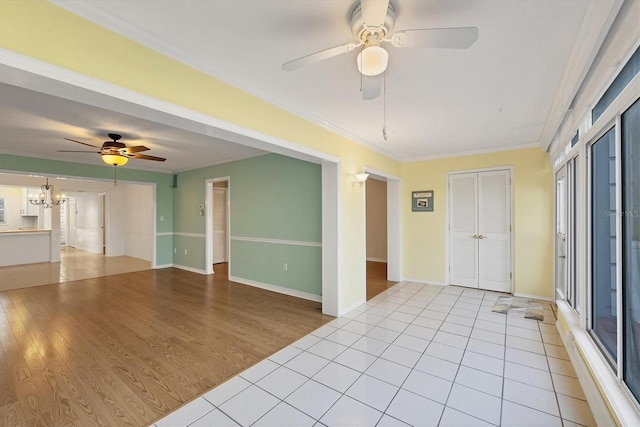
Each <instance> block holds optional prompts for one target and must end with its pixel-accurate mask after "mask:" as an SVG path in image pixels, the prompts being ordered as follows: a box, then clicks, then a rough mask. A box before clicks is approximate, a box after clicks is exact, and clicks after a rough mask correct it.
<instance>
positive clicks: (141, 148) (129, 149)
mask: <svg viewBox="0 0 640 427" xmlns="http://www.w3.org/2000/svg"><path fill="white" fill-rule="evenodd" d="M123 150H124V152H125V153H127V154H131V153H139V152H140V151H149V149H148V148H147V147H145V146H144V145H136V146H135V147H127V148H124V149H123Z"/></svg>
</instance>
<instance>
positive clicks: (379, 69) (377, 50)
mask: <svg viewBox="0 0 640 427" xmlns="http://www.w3.org/2000/svg"><path fill="white" fill-rule="evenodd" d="M357 62H358V71H360V73H362V74H363V75H365V76H377V75H380V74H382V73H384V72H385V70H386V69H387V65H388V64H389V54H388V53H387V51H386V50H384V49H383V48H381V47H380V46H369V47H366V48H364V49H363V50H362V52H360V53H359V54H358V58H357Z"/></svg>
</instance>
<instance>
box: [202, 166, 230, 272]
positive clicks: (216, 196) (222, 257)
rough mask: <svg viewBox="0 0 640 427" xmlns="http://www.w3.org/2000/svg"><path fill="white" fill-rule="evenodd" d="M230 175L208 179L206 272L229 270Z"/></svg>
mask: <svg viewBox="0 0 640 427" xmlns="http://www.w3.org/2000/svg"><path fill="white" fill-rule="evenodd" d="M229 180H230V178H229V177H223V178H213V179H209V180H207V181H206V185H205V191H206V198H205V200H206V206H207V208H206V210H205V212H206V213H205V215H206V220H205V229H206V230H205V234H206V238H205V240H206V243H205V244H206V250H205V258H206V259H205V261H206V274H213V273H214V272H218V271H224V272H225V273H226V272H228V271H229V223H230V221H229V215H230V205H229V194H230V193H229V190H230V186H229Z"/></svg>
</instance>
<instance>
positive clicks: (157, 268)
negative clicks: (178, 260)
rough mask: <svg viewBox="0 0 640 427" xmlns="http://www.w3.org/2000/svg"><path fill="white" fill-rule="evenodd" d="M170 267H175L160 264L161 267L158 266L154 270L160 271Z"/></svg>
mask: <svg viewBox="0 0 640 427" xmlns="http://www.w3.org/2000/svg"><path fill="white" fill-rule="evenodd" d="M169 267H173V264H160V265H156V266H155V267H153V269H154V270H159V269H161V268H169Z"/></svg>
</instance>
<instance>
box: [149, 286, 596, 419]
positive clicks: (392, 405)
mask: <svg viewBox="0 0 640 427" xmlns="http://www.w3.org/2000/svg"><path fill="white" fill-rule="evenodd" d="M499 295H500V294H496V293H492V292H485V291H477V290H471V289H465V288H458V287H441V286H432V285H421V284H416V283H400V284H398V285H396V286H394V287H393V288H390V289H388V290H387V291H385V292H383V293H382V294H380V295H378V296H377V297H375V298H373V299H372V300H370V301H368V302H367V303H366V304H364V305H362V306H360V307H358V308H357V309H355V310H354V311H353V312H351V313H348V314H347V315H345V316H343V317H341V318H337V319H335V320H334V321H332V322H331V323H329V324H327V325H325V326H323V327H321V328H319V329H317V330H316V331H314V332H312V333H311V334H310V335H308V336H306V337H304V338H302V339H301V340H299V341H297V342H295V343H293V344H292V345H291V346H289V347H286V348H284V349H283V350H281V351H280V352H278V353H276V354H274V355H272V356H271V357H269V358H268V359H266V360H264V361H262V362H260V363H258V364H257V365H255V366H253V367H251V368H250V369H248V370H246V371H244V372H243V373H241V374H240V375H238V376H236V377H234V378H232V379H231V380H229V381H227V382H226V383H224V384H222V385H220V386H218V387H216V388H214V389H213V390H211V391H209V392H208V393H206V394H204V395H203V396H201V397H199V398H197V399H196V400H194V401H192V402H190V403H189V404H187V405H186V406H183V407H182V408H180V409H178V410H177V411H175V412H173V413H171V414H169V415H168V416H167V417H165V418H163V419H161V420H160V421H158V422H157V423H156V426H158V427H162V426H187V425H188V426H237V425H242V426H321V425H326V426H405V425H413V426H426V425H433V426H436V425H439V426H485V425H502V426H523V425H527V426H576V425H586V426H593V425H595V422H594V420H593V417H592V415H591V411H590V409H589V406H588V404H587V402H586V399H585V396H584V394H583V392H582V388H581V387H580V384H579V382H578V380H577V378H576V375H575V372H574V371H573V368H572V367H571V363H570V362H569V361H568V356H567V353H566V351H565V349H564V347H562V342H561V341H560V337H559V335H558V332H557V330H556V327H555V325H554V324H555V321H556V317H555V314H554V312H553V310H552V306H551V305H550V304H549V303H543V305H544V308H545V310H544V314H545V316H544V321H543V322H538V321H535V320H529V319H524V318H522V317H518V316H516V315H511V314H509V315H504V314H496V313H493V312H492V311H491V308H492V307H493V305H494V302H495V300H496V298H497V297H498V296H499Z"/></svg>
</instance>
